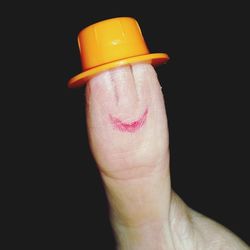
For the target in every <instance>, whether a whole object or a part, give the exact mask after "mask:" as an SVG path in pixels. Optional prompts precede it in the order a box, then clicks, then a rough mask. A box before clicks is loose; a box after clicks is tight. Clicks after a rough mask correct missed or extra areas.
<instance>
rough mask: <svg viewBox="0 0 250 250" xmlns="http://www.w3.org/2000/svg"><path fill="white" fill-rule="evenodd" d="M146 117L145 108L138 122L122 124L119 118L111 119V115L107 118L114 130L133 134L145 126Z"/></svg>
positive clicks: (146, 111)
mask: <svg viewBox="0 0 250 250" xmlns="http://www.w3.org/2000/svg"><path fill="white" fill-rule="evenodd" d="M147 115H148V109H147V108H146V110H145V112H144V113H143V114H142V115H141V117H140V118H139V119H138V120H136V121H132V122H129V123H127V122H123V121H121V120H120V119H119V118H116V117H113V116H112V115H109V118H110V121H111V123H112V125H113V128H114V129H116V130H119V131H121V132H129V133H134V132H136V131H137V130H139V129H140V128H141V127H142V126H143V125H144V124H145V122H146V119H147Z"/></svg>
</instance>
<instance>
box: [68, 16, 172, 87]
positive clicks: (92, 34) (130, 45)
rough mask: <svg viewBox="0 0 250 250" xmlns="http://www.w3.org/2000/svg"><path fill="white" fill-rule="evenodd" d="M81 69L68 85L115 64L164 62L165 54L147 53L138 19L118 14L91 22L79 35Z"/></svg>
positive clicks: (87, 78) (88, 77)
mask: <svg viewBox="0 0 250 250" xmlns="http://www.w3.org/2000/svg"><path fill="white" fill-rule="evenodd" d="M78 45H79V49H80V54H81V62H82V68H83V72H82V73H80V74H78V75H76V76H74V77H73V78H71V79H70V80H69V83H68V86H69V87H79V86H81V85H83V84H84V83H86V82H87V81H88V80H89V79H90V77H92V76H94V75H95V74H97V73H99V72H102V71H104V70H108V69H111V68H115V67H118V66H122V65H126V64H131V63H137V62H149V63H151V64H153V65H157V64H161V63H164V62H166V61H167V60H168V59H169V57H168V55H167V54H164V53H153V54H150V53H149V51H148V48H147V46H146V44H145V41H144V39H143V36H142V33H141V30H140V27H139V25H138V23H137V21H136V20H135V19H133V18H131V17H117V18H112V19H108V20H104V21H101V22H98V23H95V24H92V25H90V26H88V27H86V28H85V29H83V30H81V31H80V33H79V35H78Z"/></svg>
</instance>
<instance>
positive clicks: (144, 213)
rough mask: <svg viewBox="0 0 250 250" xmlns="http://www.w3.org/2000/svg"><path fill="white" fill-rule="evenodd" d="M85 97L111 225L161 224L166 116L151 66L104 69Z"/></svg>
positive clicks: (166, 200)
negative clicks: (108, 206) (107, 201)
mask: <svg viewBox="0 0 250 250" xmlns="http://www.w3.org/2000/svg"><path fill="white" fill-rule="evenodd" d="M86 102H87V105H86V106H87V112H86V113H87V123H88V134H89V141H90V145H91V148H92V151H93V155H94V157H95V159H96V162H97V165H98V168H99V170H100V173H101V176H102V178H103V181H104V185H105V188H106V191H107V196H108V200H109V203H110V211H111V218H112V223H113V225H114V228H118V227H119V226H121V227H126V228H134V227H144V226H146V225H148V224H152V223H153V224H154V225H159V226H160V224H161V223H160V222H161V221H167V218H168V211H169V206H170V198H171V197H170V194H171V188H170V177H169V149H168V128H167V118H166V112H165V106H164V100H163V95H162V92H161V87H160V84H159V82H158V79H157V75H156V73H155V71H154V68H153V67H152V66H151V65H150V64H146V63H141V64H134V65H131V66H130V65H129V66H123V67H119V68H115V69H112V70H108V71H105V72H103V73H101V74H99V75H97V76H95V77H94V78H92V79H91V80H90V81H89V83H88V84H87V86H86ZM115 230H117V231H118V229H115ZM164 230H165V231H166V228H165V229H164ZM150 234H151V235H152V232H150ZM158 235H160V234H159V232H158ZM152 237H153V236H152ZM158 237H160V236H158Z"/></svg>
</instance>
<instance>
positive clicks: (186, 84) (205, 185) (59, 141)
mask: <svg viewBox="0 0 250 250" xmlns="http://www.w3.org/2000/svg"><path fill="white" fill-rule="evenodd" d="M171 2H172V1H165V2H164V1H162V2H161V3H160V2H151V3H146V1H144V3H139V2H138V3H137V4H136V2H135V1H134V2H128V1H123V2H119V1H117V2H115V3H109V2H98V1H95V2H87V1H82V2H73V1H69V2H68V3H62V2H59V1H58V2H57V3H55V2H53V4H52V3H47V4H45V3H43V4H41V3H36V2H35V3H34V2H33V3H31V2H30V3H28V2H27V3H24V2H22V3H19V4H18V3H16V4H15V5H13V6H8V8H7V9H6V11H8V14H7V15H6V16H5V17H1V19H2V24H7V25H6V26H5V28H4V31H6V35H5V36H4V37H3V39H2V40H4V41H6V47H3V48H4V50H5V48H6V50H5V52H7V58H6V60H5V65H7V66H10V67H9V68H10V72H7V71H4V73H3V74H4V75H5V73H6V76H7V77H8V78H7V80H5V83H7V84H5V83H3V85H6V86H7V87H8V90H7V93H8V94H9V95H10V97H8V99H7V101H6V102H5V107H6V108H8V112H7V119H5V121H7V123H8V129H9V130H8V131H10V132H5V134H6V135H7V136H8V140H7V143H6V144H5V147H6V148H7V149H10V151H9V152H10V153H9V154H8V155H7V156H8V163H7V164H6V163H5V165H4V166H6V169H8V170H10V175H8V176H9V178H8V184H6V186H5V188H4V191H5V190H6V191H10V193H11V194H10V195H9V196H7V198H8V201H9V202H8V203H7V204H9V205H8V206H7V207H8V212H10V216H6V218H7V219H8V223H7V225H8V226H7V229H6V231H7V232H11V233H13V232H15V234H13V236H12V238H11V240H10V241H9V247H10V249H11V245H12V244H13V243H18V244H19V245H20V246H25V247H26V248H32V249H38V248H40V247H43V249H62V248H63V249H115V247H114V246H115V241H114V238H113V235H112V230H111V227H110V224H109V220H108V207H107V202H106V197H105V193H104V190H103V187H102V183H101V180H100V177H99V175H98V172H97V170H96V168H95V163H94V160H93V159H92V156H91V153H90V150H89V147H88V140H87V134H86V126H85V113H84V105H85V104H84V88H81V89H74V90H72V89H68V88H67V81H68V79H69V78H70V77H72V76H74V75H76V74H77V73H79V72H81V65H80V58H79V51H78V47H77V40H76V38H77V34H78V32H79V31H80V30H81V29H82V28H84V27H86V26H87V25H89V24H92V23H94V22H97V21H100V20H103V19H106V18H111V17H117V16H132V17H134V18H136V19H137V20H138V22H139V24H140V26H141V29H142V32H143V34H144V37H145V40H146V41H147V44H148V47H149V48H150V51H151V52H167V53H168V54H169V55H170V57H171V60H170V61H169V63H167V64H166V65H163V66H160V67H159V68H157V72H158V75H159V79H160V82H161V84H162V86H163V91H164V94H165V100H166V103H167V113H168V119H169V130H170V146H171V173H172V185H173V188H174V189H175V191H176V192H177V193H178V194H179V195H180V196H181V197H182V198H183V199H184V201H185V202H186V203H187V204H188V205H189V206H191V207H192V208H194V209H195V210H197V211H199V212H201V213H203V214H205V215H207V216H209V217H211V218H213V219H214V220H216V221H218V222H220V223H222V224H223V225H225V226H226V227H228V228H229V229H231V230H232V231H233V232H234V233H236V234H237V235H239V236H240V237H241V238H242V239H244V240H245V241H246V242H248V243H250V238H249V229H248V225H249V211H250V207H249V175H248V172H249V170H248V168H249V166H250V164H249V163H250V161H249V123H248V116H249V94H248V93H249V92H248V91H247V89H248V88H247V87H248V84H249V78H247V76H248V74H249V73H248V72H247V70H248V71H249V62H248V57H247V49H248V46H249V43H248V42H247V33H249V27H247V26H248V25H247V11H246V7H245V6H244V5H243V4H242V5H241V2H238V4H237V5H235V4H230V3H228V2H225V3H223V2H219V1H217V3H212V2H210V3H205V2H201V1H200V2H190V1H185V2H184V1H183V2H182V3H181V2H176V3H175V4H173V3H171ZM219 3H220V4H219ZM137 5H138V6H137ZM2 93H6V92H2ZM4 131H5V130H4Z"/></svg>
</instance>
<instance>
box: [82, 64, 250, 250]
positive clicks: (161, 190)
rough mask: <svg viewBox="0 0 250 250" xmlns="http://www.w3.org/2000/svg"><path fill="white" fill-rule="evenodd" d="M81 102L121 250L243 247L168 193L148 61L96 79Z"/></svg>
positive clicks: (155, 86) (161, 118)
mask: <svg viewBox="0 0 250 250" xmlns="http://www.w3.org/2000/svg"><path fill="white" fill-rule="evenodd" d="M86 103H87V105H86V107H87V123H88V134H89V142H90V145H91V148H92V151H93V154H94V157H95V159H96V162H97V165H98V168H99V170H100V174H101V177H102V179H103V181H104V185H105V189H106V192H107V197H108V200H109V203H110V211H111V213H110V218H111V222H112V225H113V228H114V231H115V234H116V238H117V242H118V248H119V249H130V250H133V249H144V250H147V249H192V250H193V249H215V250H216V249H249V247H248V246H247V245H246V244H245V243H244V242H242V241H241V240H240V239H239V238H238V237H237V236H235V235H234V234H233V233H231V232H230V231H229V230H227V229H226V228H224V227H223V226H221V225H219V224H217V223H216V222H214V221H212V220H210V219H208V218H206V217H205V216H203V215H201V214H199V213H197V212H195V211H194V210H192V209H191V208H189V207H188V206H187V205H186V204H185V203H184V202H183V201H182V200H181V199H180V198H179V197H178V196H177V194H175V193H174V192H173V191H172V189H171V182H170V174H169V171H170V170H169V145H168V142H169V140H168V127H167V117H166V112H165V105H164V99H163V95H162V92H161V86H160V84H159V82H158V79H157V75H156V73H155V71H154V68H153V67H152V66H151V65H150V64H146V63H141V64H134V65H131V66H123V67H119V68H115V69H111V70H107V71H105V72H103V73H100V74H99V75H96V76H95V77H93V78H92V79H91V80H90V81H89V82H88V84H87V85H86Z"/></svg>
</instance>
